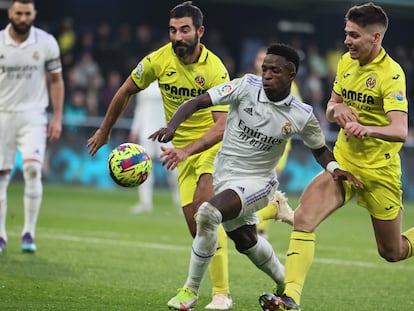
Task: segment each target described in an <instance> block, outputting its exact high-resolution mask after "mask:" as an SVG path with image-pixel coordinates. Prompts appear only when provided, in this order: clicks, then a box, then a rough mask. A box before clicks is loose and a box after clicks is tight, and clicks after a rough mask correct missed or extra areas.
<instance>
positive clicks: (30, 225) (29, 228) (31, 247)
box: [22, 160, 43, 252]
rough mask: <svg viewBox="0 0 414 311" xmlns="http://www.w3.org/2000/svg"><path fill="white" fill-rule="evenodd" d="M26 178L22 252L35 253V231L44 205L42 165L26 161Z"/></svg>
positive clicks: (24, 173) (24, 170)
mask: <svg viewBox="0 0 414 311" xmlns="http://www.w3.org/2000/svg"><path fill="white" fill-rule="evenodd" d="M23 178H24V183H25V187H24V226H23V231H22V251H24V252H35V251H36V245H35V244H34V238H35V230H36V224H37V219H38V216H39V210H40V205H41V203H42V194H43V185H42V181H41V178H42V164H41V163H40V162H37V161H31V160H26V161H25V162H24V163H23Z"/></svg>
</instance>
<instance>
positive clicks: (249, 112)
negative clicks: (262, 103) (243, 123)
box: [243, 108, 253, 116]
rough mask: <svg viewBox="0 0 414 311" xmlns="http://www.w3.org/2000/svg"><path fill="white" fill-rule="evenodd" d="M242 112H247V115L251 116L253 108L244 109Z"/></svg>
mask: <svg viewBox="0 0 414 311" xmlns="http://www.w3.org/2000/svg"><path fill="white" fill-rule="evenodd" d="M243 111H245V112H247V113H248V114H249V115H251V116H252V115H253V108H244V109H243Z"/></svg>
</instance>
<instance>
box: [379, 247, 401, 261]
mask: <svg viewBox="0 0 414 311" xmlns="http://www.w3.org/2000/svg"><path fill="white" fill-rule="evenodd" d="M378 254H379V255H380V256H381V257H382V258H384V259H385V260H386V261H388V262H397V261H400V260H401V256H400V255H399V254H398V253H397V252H395V251H393V250H389V249H385V248H378Z"/></svg>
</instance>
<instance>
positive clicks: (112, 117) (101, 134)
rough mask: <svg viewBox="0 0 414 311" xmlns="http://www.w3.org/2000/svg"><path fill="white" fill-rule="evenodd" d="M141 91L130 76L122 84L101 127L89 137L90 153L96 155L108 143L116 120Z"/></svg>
mask: <svg viewBox="0 0 414 311" xmlns="http://www.w3.org/2000/svg"><path fill="white" fill-rule="evenodd" d="M139 91H140V89H139V88H138V87H137V86H136V85H135V83H134V81H133V80H132V78H131V77H128V78H127V79H126V80H125V82H124V83H123V84H122V85H121V87H120V88H119V89H118V91H117V92H116V93H115V95H114V97H113V98H112V101H111V103H110V105H109V107H108V110H107V111H106V114H105V117H104V119H103V121H102V123H101V125H100V127H99V129H98V130H97V131H96V132H95V134H94V135H93V136H92V137H91V138H89V139H88V143H87V147H90V149H89V154H90V155H94V154H95V153H96V152H97V151H98V149H99V148H100V147H101V146H103V145H104V144H106V143H108V141H109V137H110V135H111V131H112V128H113V127H114V125H115V123H116V121H117V120H118V118H119V117H120V116H121V114H122V113H123V112H124V111H125V109H126V108H127V106H128V104H129V101H130V99H131V96H132V95H134V94H136V93H138V92H139Z"/></svg>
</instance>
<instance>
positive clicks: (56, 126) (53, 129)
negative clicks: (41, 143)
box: [47, 118, 62, 143]
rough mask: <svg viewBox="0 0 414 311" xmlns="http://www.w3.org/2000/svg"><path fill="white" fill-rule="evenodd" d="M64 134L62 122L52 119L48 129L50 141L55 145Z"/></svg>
mask: <svg viewBox="0 0 414 311" xmlns="http://www.w3.org/2000/svg"><path fill="white" fill-rule="evenodd" d="M61 134H62V121H61V119H59V120H57V119H55V118H52V119H51V120H50V122H49V126H48V127H47V137H49V141H50V142H51V143H54V142H55V141H57V140H58V139H59V138H60V135H61Z"/></svg>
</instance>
